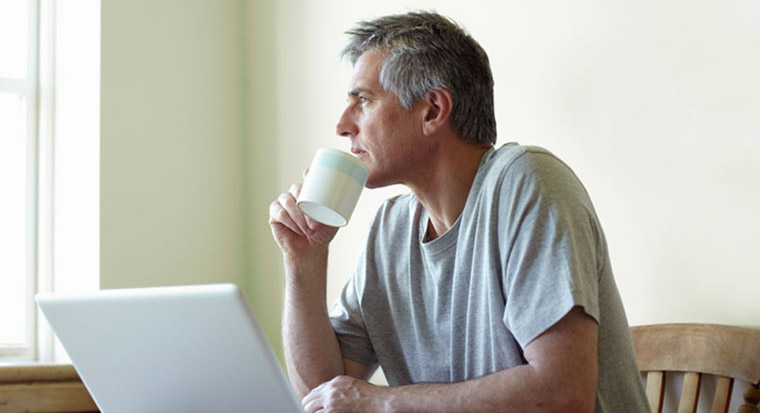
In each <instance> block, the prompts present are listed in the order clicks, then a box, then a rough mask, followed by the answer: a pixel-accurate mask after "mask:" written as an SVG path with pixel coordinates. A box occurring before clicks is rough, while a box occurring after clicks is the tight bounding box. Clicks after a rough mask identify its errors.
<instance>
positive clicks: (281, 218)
mask: <svg viewBox="0 0 760 413" xmlns="http://www.w3.org/2000/svg"><path fill="white" fill-rule="evenodd" d="M275 223H277V224H282V225H284V226H285V227H287V228H288V229H289V230H291V231H293V232H295V233H296V234H299V235H305V234H304V233H303V231H301V229H300V228H299V227H298V225H297V224H296V223H295V221H293V219H292V218H291V217H290V214H288V211H287V210H286V209H285V208H284V207H283V206H282V204H281V203H280V201H279V200H277V201H274V202H272V203H271V204H270V205H269V224H270V225H272V224H275Z"/></svg>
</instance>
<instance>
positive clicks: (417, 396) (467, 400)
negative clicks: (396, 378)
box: [385, 365, 558, 412]
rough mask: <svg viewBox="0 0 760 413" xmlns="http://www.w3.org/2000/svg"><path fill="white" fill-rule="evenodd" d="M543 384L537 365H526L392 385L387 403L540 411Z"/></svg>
mask: <svg viewBox="0 0 760 413" xmlns="http://www.w3.org/2000/svg"><path fill="white" fill-rule="evenodd" d="M540 388H541V386H540V383H539V382H538V381H537V377H536V374H535V371H534V370H533V368H532V367H530V366H529V365H524V366H518V367H514V368H511V369H507V370H502V371H499V372H496V373H493V374H490V375H487V376H483V377H480V378H477V379H473V380H467V381H463V382H459V383H450V384H448V383H447V384H436V383H430V384H414V385H409V386H401V387H389V388H388V392H389V393H388V397H387V403H385V406H386V407H387V409H386V410H387V411H404V412H423V411H425V412H429V411H435V412H528V411H530V412H540V411H543V410H541V405H542V404H544V405H545V406H546V404H545V403H546V401H547V400H545V397H547V395H541V394H539V393H540V391H539V389H540ZM547 411H552V410H551V409H550V410H547ZM553 411H558V410H553Z"/></svg>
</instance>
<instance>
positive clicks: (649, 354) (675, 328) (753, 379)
mask: <svg viewBox="0 0 760 413" xmlns="http://www.w3.org/2000/svg"><path fill="white" fill-rule="evenodd" d="M631 334H632V335H633V344H634V347H635V349H636V357H637V359H638V362H639V368H640V369H641V371H642V372H646V373H647V386H646V393H647V398H648V399H649V404H650V405H651V406H652V411H653V412H655V413H661V412H662V402H663V393H664V390H665V377H666V372H683V373H684V381H683V387H682V389H681V399H680V402H679V405H678V413H685V412H691V413H693V412H696V409H697V401H698V397H699V384H700V380H701V378H702V375H704V374H711V375H715V376H717V385H716V389H715V397H714V399H713V403H712V409H711V410H710V411H711V413H719V412H720V413H726V412H727V411H728V407H729V406H728V404H729V403H730V399H731V391H732V389H733V385H734V379H739V380H743V381H745V382H747V383H749V385H748V386H747V389H746V390H745V391H744V404H742V405H741V406H740V407H739V409H738V412H739V413H758V407H757V404H758V402H760V387H759V386H760V329H757V328H742V327H732V326H724V325H711V324H663V325H649V326H637V327H632V328H631Z"/></svg>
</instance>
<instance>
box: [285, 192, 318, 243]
mask: <svg viewBox="0 0 760 413" xmlns="http://www.w3.org/2000/svg"><path fill="white" fill-rule="evenodd" d="M300 188H301V187H300V186H298V185H293V186H291V187H290V192H286V193H283V194H282V195H280V198H279V201H280V204H281V205H282V206H283V207H284V208H285V209H286V210H287V211H288V215H289V216H290V218H291V219H292V220H293V221H294V222H295V223H296V225H298V228H299V229H300V230H301V232H302V233H304V234H311V233H312V231H311V229H310V228H309V225H308V224H306V217H305V215H304V213H303V212H302V211H301V209H300V208H298V205H296V202H297V201H296V199H297V197H298V192H299V191H300Z"/></svg>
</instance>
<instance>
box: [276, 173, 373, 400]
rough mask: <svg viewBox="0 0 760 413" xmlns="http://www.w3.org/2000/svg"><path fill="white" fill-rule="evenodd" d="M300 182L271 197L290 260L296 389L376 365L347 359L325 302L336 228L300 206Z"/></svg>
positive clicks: (288, 310) (289, 342)
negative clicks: (329, 254) (316, 219)
mask: <svg viewBox="0 0 760 413" xmlns="http://www.w3.org/2000/svg"><path fill="white" fill-rule="evenodd" d="M299 190H300V186H297V185H294V186H293V187H291V189H290V192H286V193H284V194H282V195H280V197H279V198H278V199H277V200H276V201H274V202H272V204H271V205H270V208H269V225H270V226H271V228H272V234H273V235H274V238H275V241H277V245H278V246H279V247H280V250H281V251H282V255H283V262H284V264H285V305H284V313H283V329H282V331H283V341H284V347H285V364H286V365H287V369H288V374H289V376H290V381H291V383H292V384H293V387H294V388H295V390H296V393H297V394H298V395H299V396H300V397H303V396H305V395H306V394H307V393H308V392H309V391H310V390H311V389H313V388H314V387H316V386H318V385H319V384H321V383H323V382H325V381H328V380H330V379H332V378H333V377H335V376H338V375H349V376H352V377H357V378H362V379H367V378H368V377H369V375H371V373H372V371H374V368H373V367H371V366H364V365H361V364H359V363H356V362H353V361H350V360H348V361H345V362H344V359H343V357H342V356H341V353H340V347H339V345H338V340H337V338H336V336H335V332H334V331H333V329H332V325H331V324H330V320H329V317H328V314H327V307H326V304H325V301H326V299H325V296H326V290H327V287H326V282H327V281H326V280H327V251H328V246H329V243H330V241H331V240H332V239H333V237H334V236H335V233H336V232H337V228H333V227H328V226H325V225H320V224H318V223H315V222H313V221H311V222H309V221H307V218H306V217H305V216H304V215H303V213H302V212H301V211H300V210H299V209H298V208H297V207H296V203H295V202H296V198H297V195H298V192H299Z"/></svg>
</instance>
